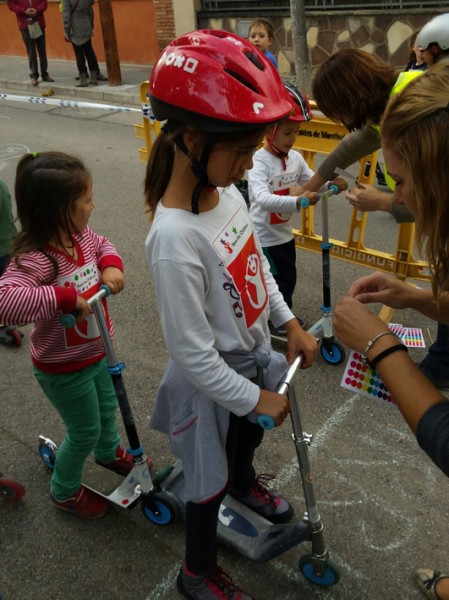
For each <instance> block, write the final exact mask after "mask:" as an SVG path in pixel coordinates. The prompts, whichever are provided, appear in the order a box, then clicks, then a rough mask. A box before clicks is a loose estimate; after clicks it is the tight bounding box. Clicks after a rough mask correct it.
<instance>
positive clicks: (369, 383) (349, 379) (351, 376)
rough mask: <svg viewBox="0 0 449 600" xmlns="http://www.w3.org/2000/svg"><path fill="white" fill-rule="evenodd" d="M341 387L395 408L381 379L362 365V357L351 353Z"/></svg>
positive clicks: (356, 353)
mask: <svg viewBox="0 0 449 600" xmlns="http://www.w3.org/2000/svg"><path fill="white" fill-rule="evenodd" d="M341 386H342V387H344V388H346V389H348V390H351V391H352V392H356V393H357V394H360V395H361V396H366V397H367V398H371V399H373V398H374V399H376V400H381V401H383V402H387V403H388V404H393V405H394V406H396V404H395V402H394V400H393V398H392V396H391V394H390V392H389V391H388V389H387V387H386V385H385V384H384V382H383V381H382V379H381V378H380V377H379V375H378V374H377V371H373V369H370V368H369V367H367V366H365V365H364V364H363V363H362V355H361V354H359V353H358V352H351V354H350V355H349V359H348V362H347V364H346V368H345V372H344V374H343V377H342V380H341Z"/></svg>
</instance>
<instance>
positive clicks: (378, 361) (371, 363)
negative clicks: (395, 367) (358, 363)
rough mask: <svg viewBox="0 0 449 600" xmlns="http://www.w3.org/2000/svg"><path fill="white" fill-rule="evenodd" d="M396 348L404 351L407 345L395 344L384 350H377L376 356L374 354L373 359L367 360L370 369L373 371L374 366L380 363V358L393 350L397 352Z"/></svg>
mask: <svg viewBox="0 0 449 600" xmlns="http://www.w3.org/2000/svg"><path fill="white" fill-rule="evenodd" d="M398 350H403V351H404V352H408V349H407V346H405V345H404V344H396V345H395V346H390V347H389V348H387V349H386V350H383V352H379V354H378V355H377V356H375V357H374V358H373V360H369V361H368V365H369V367H370V369H373V371H374V369H375V368H376V366H377V365H378V363H380V361H381V360H383V359H384V358H385V357H387V356H389V355H390V354H393V352H397V351H398Z"/></svg>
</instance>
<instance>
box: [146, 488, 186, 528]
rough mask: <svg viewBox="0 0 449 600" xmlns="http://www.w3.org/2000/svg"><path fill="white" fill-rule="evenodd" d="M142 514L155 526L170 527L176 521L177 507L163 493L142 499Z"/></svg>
mask: <svg viewBox="0 0 449 600" xmlns="http://www.w3.org/2000/svg"><path fill="white" fill-rule="evenodd" d="M141 507H142V512H143V514H144V515H145V517H146V518H147V519H148V520H149V521H151V522H152V523H154V524H155V525H170V523H173V521H174V520H175V519H176V516H177V510H176V507H175V505H174V504H173V503H172V502H171V501H170V500H169V499H168V498H167V496H166V495H165V494H164V493H163V492H162V493H156V494H152V495H151V496H144V495H143V496H142V497H141Z"/></svg>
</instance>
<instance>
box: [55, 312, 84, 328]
mask: <svg viewBox="0 0 449 600" xmlns="http://www.w3.org/2000/svg"><path fill="white" fill-rule="evenodd" d="M78 313H79V311H78V310H74V311H73V312H71V313H67V314H65V315H60V317H59V322H60V323H61V325H62V326H63V327H73V326H74V325H75V323H76V319H77V317H78Z"/></svg>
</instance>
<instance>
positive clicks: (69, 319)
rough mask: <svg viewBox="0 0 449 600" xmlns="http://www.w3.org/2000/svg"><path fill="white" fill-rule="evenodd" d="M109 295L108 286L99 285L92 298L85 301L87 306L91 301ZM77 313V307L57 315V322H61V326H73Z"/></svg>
mask: <svg viewBox="0 0 449 600" xmlns="http://www.w3.org/2000/svg"><path fill="white" fill-rule="evenodd" d="M110 295H111V290H110V289H109V288H108V286H107V285H101V286H100V289H99V290H98V292H97V293H96V294H94V296H92V298H89V300H88V301H87V303H88V304H89V306H92V304H93V302H96V301H97V300H98V299H101V298H107V297H108V296H110ZM79 313H80V311H79V310H78V309H75V310H72V312H70V313H67V314H64V315H61V316H60V317H59V322H60V323H61V325H62V326H63V327H73V326H74V325H75V323H76V320H77V318H78V315H79Z"/></svg>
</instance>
